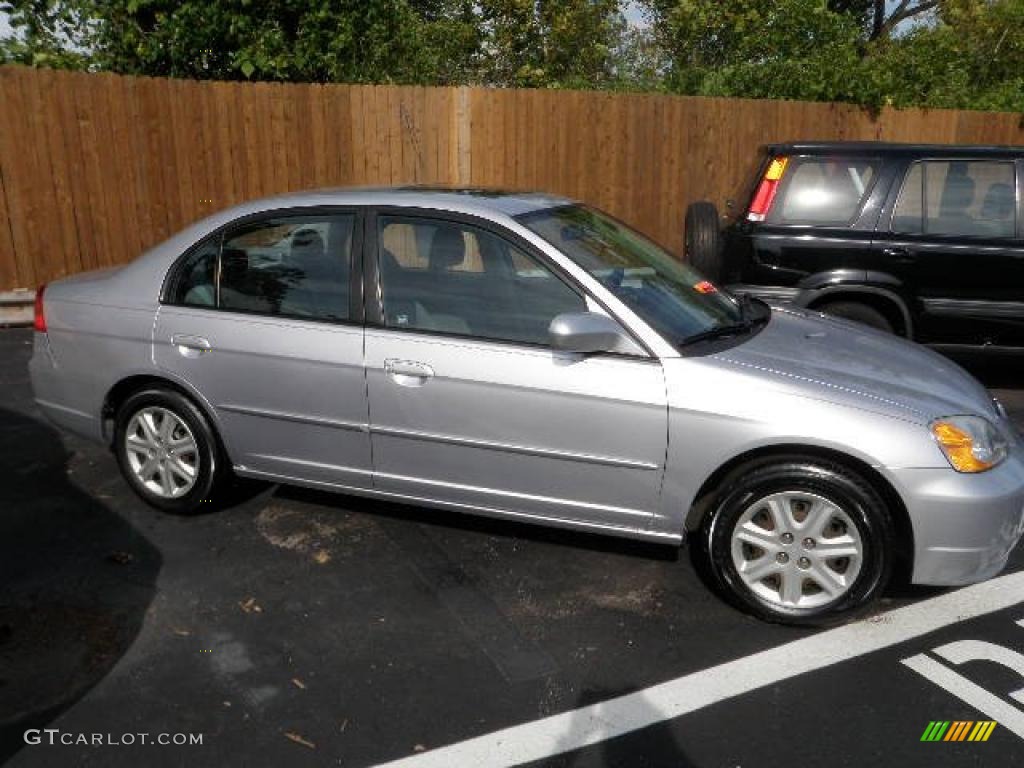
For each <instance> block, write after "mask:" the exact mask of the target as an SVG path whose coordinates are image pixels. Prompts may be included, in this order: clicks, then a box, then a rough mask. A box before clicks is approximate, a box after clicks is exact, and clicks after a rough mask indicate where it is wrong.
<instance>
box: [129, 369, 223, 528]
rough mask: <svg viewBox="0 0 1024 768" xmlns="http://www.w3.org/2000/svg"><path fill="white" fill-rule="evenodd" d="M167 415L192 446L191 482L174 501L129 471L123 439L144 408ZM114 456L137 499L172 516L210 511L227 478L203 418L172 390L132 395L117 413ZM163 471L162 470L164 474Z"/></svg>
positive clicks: (209, 430) (162, 389)
mask: <svg viewBox="0 0 1024 768" xmlns="http://www.w3.org/2000/svg"><path fill="white" fill-rule="evenodd" d="M154 407H155V408H161V409H164V410H166V411H170V412H171V413H172V414H174V416H176V417H177V418H178V419H179V420H180V421H181V422H183V423H184V424H185V425H186V426H187V427H188V430H189V431H190V432H191V437H192V438H193V440H194V442H195V451H194V455H195V458H194V460H193V461H194V467H195V480H194V483H193V484H192V486H191V489H190V490H188V492H187V493H183V494H182V495H180V496H175V497H162V496H160V495H158V494H157V493H156V492H154V491H153V490H151V489H150V488H147V487H146V485H144V484H143V482H142V481H141V480H140V479H139V477H138V476H137V475H136V472H135V471H134V469H133V468H132V465H131V460H130V458H129V455H128V454H129V451H128V448H127V441H126V435H127V432H128V427H129V424H130V423H131V421H132V417H133V416H135V415H136V414H137V413H139V412H140V411H142V410H143V409H146V408H154ZM114 453H115V454H116V456H117V463H118V465H119V466H120V468H121V474H122V475H124V478H125V480H127V481H128V484H129V485H130V486H131V487H132V490H133V491H135V493H136V494H138V496H139V497H140V498H141V499H142V500H143V501H145V502H146V503H147V504H149V505H150V506H152V507H155V508H156V509H159V510H161V511H163V512H171V513H174V514H181V515H186V514H193V513H196V512H205V511H212V510H213V509H214V508H215V506H216V505H217V502H218V500H219V499H218V495H219V492H220V491H221V489H222V488H223V487H224V486H225V485H226V481H227V480H228V478H229V477H230V475H231V472H230V470H229V468H228V463H227V461H225V460H224V459H223V455H222V451H221V450H220V443H219V442H218V440H217V436H216V434H215V433H214V431H213V428H212V427H211V426H210V423H209V420H208V419H207V418H206V416H205V414H204V413H203V412H202V411H201V410H200V409H199V408H198V407H196V405H195V404H194V403H193V402H192V401H191V400H189V399H188V398H187V397H185V396H184V395H182V394H181V393H180V392H177V391H175V390H172V389H164V388H154V389H146V390H143V391H141V392H136V393H135V394H134V395H132V396H131V397H129V398H128V399H127V400H126V401H125V402H124V403H123V404H122V405H121V407H120V408H119V409H118V411H117V418H116V425H115V430H114ZM165 471H166V470H165Z"/></svg>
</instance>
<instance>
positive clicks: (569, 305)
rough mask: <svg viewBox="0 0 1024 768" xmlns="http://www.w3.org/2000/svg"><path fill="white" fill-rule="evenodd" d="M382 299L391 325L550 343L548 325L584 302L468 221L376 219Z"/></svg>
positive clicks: (548, 273) (525, 257)
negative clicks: (558, 316) (556, 317)
mask: <svg viewBox="0 0 1024 768" xmlns="http://www.w3.org/2000/svg"><path fill="white" fill-rule="evenodd" d="M377 227H378V244H379V250H378V253H379V263H380V283H381V285H380V288H381V301H382V303H383V310H384V323H385V325H386V326H388V327H389V328H410V329H417V330H421V331H434V332H437V333H450V334H457V335H460V336H474V337H477V338H481V339H493V340H497V341H514V342H521V343H526V344H542V345H547V344H548V326H549V325H550V324H551V321H552V319H554V317H555V316H556V315H560V314H562V313H563V312H582V311H584V310H585V309H586V302H585V301H584V299H583V298H582V297H581V296H580V295H579V294H578V293H576V291H574V290H573V289H572V288H570V287H569V286H568V285H566V284H565V283H564V282H562V280H560V279H559V278H558V277H557V276H556V275H555V274H554V273H553V272H551V270H549V269H548V268H547V267H546V266H544V265H543V264H542V263H540V262H538V261H537V260H536V259H534V258H533V257H532V256H530V255H529V254H527V253H524V252H523V251H522V250H520V249H518V248H516V247H515V246H514V245H512V244H511V243H509V242H508V241H507V240H505V239H503V238H501V237H498V236H497V235H494V234H492V233H490V232H487V231H485V230H483V229H478V228H476V227H473V226H472V225H469V224H462V223H456V222H450V221H440V220H435V219H417V218H410V217H404V216H381V217H379V218H378V220H377Z"/></svg>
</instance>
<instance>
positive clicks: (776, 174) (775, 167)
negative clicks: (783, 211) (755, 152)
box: [747, 157, 789, 221]
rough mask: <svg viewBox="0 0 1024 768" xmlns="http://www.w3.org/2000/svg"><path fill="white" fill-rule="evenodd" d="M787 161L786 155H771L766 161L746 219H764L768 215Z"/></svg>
mask: <svg viewBox="0 0 1024 768" xmlns="http://www.w3.org/2000/svg"><path fill="white" fill-rule="evenodd" d="M787 163H789V158H788V157H773V158H772V161H771V162H770V163H768V168H767V169H766V170H765V172H764V177H763V178H762V179H761V183H760V184H758V185H757V191H756V192H755V193H754V199H753V201H752V202H751V203H750V210H749V211H747V220H748V221H764V217H765V216H767V215H768V211H770V210H771V207H772V203H773V202H774V201H775V193H776V192H778V190H779V182H780V181H781V180H782V174H784V173H785V172H786V165H787Z"/></svg>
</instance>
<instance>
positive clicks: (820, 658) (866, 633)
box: [386, 572, 1024, 768]
mask: <svg viewBox="0 0 1024 768" xmlns="http://www.w3.org/2000/svg"><path fill="white" fill-rule="evenodd" d="M1021 602H1024V572H1019V573H1012V574H1009V575H1006V576H1001V577H999V578H996V579H992V580H990V581H987V582H984V583H982V584H976V585H974V586H972V587H967V588H965V589H960V590H957V591H956V592H950V593H947V594H944V595H940V596H939V597H934V598H931V599H930V600H923V601H921V602H919V603H915V604H914V605H908V606H904V607H902V608H897V609H895V610H892V611H889V612H887V613H883V614H880V615H878V616H874V617H872V618H871V619H867V620H863V621H858V622H855V623H853V624H847V625H845V626H842V627H837V628H836V629H830V630H827V631H825V632H820V633H818V634H816V635H812V636H810V637H805V638H802V639H800V640H795V641H793V642H791V643H786V644H785V645H780V646H778V647H776V648H771V649H769V650H767V651H761V652H760V653H755V654H753V655H751V656H744V657H743V658H740V659H736V660H734V661H730V662H727V663H725V664H720V665H718V666H717V667H710V668H709V669H704V670H701V671H699V672H694V673H692V674H689V675H684V676H683V677H679V678H676V679H675V680H669V681H668V682H665V683H660V684H658V685H654V686H651V687H650V688H644V689H642V690H639V691H636V692H634V693H630V694H627V695H625V696H620V697H618V698H615V699H609V700H608V701H602V702H599V703H597V704H593V705H590V706H586V707H580V708H579V709H574V710H571V711H569V712H563V713H561V714H558V715H552V716H551V717H546V718H544V719H542V720H534V721H532V722H528V723H523V724H521V725H515V726H512V727H511V728H505V729H503V730H500V731H494V732H493V733H488V734H485V735H483V736H478V737H476V738H472V739H468V740H466V741H461V742H458V743H456V744H452V745H450V746H447V747H441V748H439V749H434V750H432V751H429V752H421V753H419V754H415V755H411V756H409V757H405V758H401V759H399V760H395V761H392V762H390V763H387V764H386V766H387V768H434V767H435V766H436V767H437V768H452V767H453V766H464V765H465V766H468V765H486V766H488V767H489V768H499V767H500V766H513V765H519V764H521V763H528V762H531V761H534V760H542V759H544V758H547V757H551V756H552V755H557V754H560V753H562V752H569V751H572V750H575V749H580V748H581V747H586V746H589V745H591V744H597V743H599V742H602V741H606V740H608V739H614V738H615V737H617V736H622V735H623V734H626V733H630V732H632V731H636V730H639V729H641V728H646V727H647V726H649V725H654V724H656V723H659V722H663V721H665V720H672V719H674V718H677V717H680V716H682V715H686V714H689V713H691V712H695V711H697V710H699V709H703V708H704V707H708V706H711V705H712V704H716V703H718V702H720V701H724V700H726V699H731V698H733V697H736V696H740V695H742V694H744V693H749V692H750V691H755V690H757V689H759V688H763V687H765V686H768V685H774V684H775V683H779V682H782V681H783V680H789V679H790V678H793V677H796V676H797V675H802V674H804V673H807V672H813V671H815V670H819V669H823V668H825V667H829V666H831V665H833V664H837V663H839V662H841V661H848V660H850V659H854V658H857V657H858V656H863V655H865V654H868V653H873V652H875V651H880V650H883V649H885V648H889V647H891V646H894V645H898V644H899V643H903V642H906V641H907V640H913V639H914V638H917V637H921V636H922V635H926V634H928V633H929V632H934V631H935V630H937V629H942V628H943V627H947V626H950V625H952V624H956V623H958V622H961V621H967V620H969V619H973V618H976V617H978V616H984V615H985V614H989V613H994V612H996V611H1001V610H1003V609H1005V608H1009V607H1011V606H1014V605H1017V604H1019V603H1021Z"/></svg>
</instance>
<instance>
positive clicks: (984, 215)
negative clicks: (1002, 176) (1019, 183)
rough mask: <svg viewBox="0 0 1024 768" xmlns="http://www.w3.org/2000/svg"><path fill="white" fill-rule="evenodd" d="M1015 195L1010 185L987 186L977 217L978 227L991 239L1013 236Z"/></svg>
mask: <svg viewBox="0 0 1024 768" xmlns="http://www.w3.org/2000/svg"><path fill="white" fill-rule="evenodd" d="M1016 203H1017V201H1016V195H1015V194H1014V190H1013V185H1012V184H1003V183H996V184H992V185H990V186H989V188H988V191H987V192H986V193H985V199H984V201H983V202H982V204H981V212H980V213H979V215H978V219H979V221H978V225H979V226H980V227H984V229H985V234H986V235H989V236H991V237H1013V236H1014V234H1015V233H1014V231H1013V230H1014V225H1015V224H1016V222H1015V221H1014V216H1013V212H1014V208H1015V207H1016Z"/></svg>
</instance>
